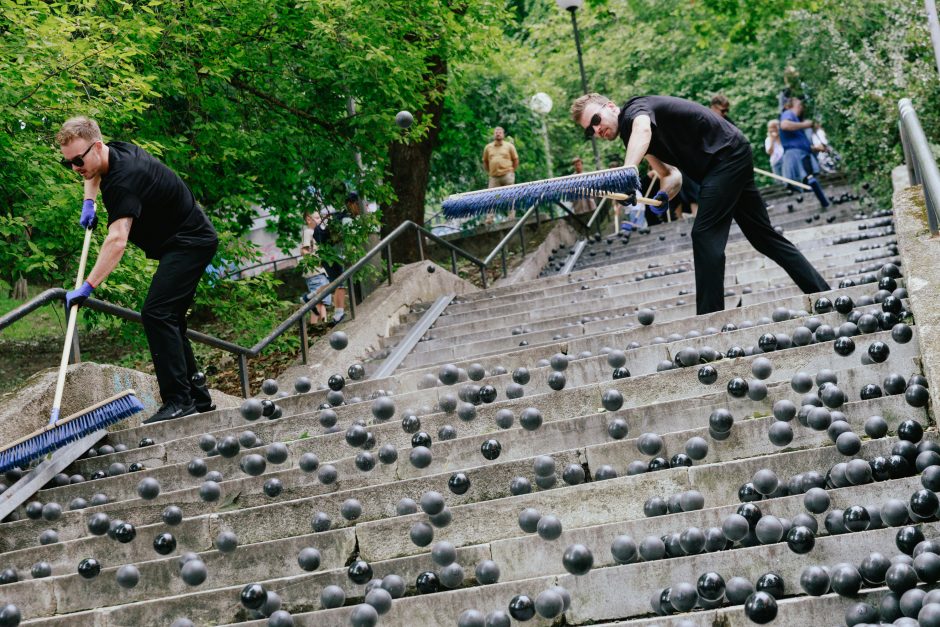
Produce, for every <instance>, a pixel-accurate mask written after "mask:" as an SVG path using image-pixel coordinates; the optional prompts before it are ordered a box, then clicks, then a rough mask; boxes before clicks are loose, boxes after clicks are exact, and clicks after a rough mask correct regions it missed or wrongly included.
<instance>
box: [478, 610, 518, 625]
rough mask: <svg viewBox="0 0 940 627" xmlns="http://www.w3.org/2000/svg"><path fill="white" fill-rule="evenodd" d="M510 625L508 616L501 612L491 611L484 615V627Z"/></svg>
mask: <svg viewBox="0 0 940 627" xmlns="http://www.w3.org/2000/svg"><path fill="white" fill-rule="evenodd" d="M511 624H512V620H511V619H510V618H509V614H507V613H506V612H504V611H502V610H493V611H492V612H490V613H489V614H487V615H486V623H485V625H486V627H510V625H511Z"/></svg>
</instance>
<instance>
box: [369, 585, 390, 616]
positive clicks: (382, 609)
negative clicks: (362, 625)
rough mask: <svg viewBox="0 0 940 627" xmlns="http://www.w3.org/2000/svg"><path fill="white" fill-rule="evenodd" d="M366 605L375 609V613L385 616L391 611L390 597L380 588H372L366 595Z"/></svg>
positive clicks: (386, 591)
mask: <svg viewBox="0 0 940 627" xmlns="http://www.w3.org/2000/svg"><path fill="white" fill-rule="evenodd" d="M366 603H368V604H369V605H371V606H372V607H374V608H375V611H376V612H378V613H379V615H380V616H381V615H382V614H387V613H388V611H389V610H390V609H392V595H391V594H389V592H388V590H384V589H382V588H372V590H370V591H369V592H368V594H366Z"/></svg>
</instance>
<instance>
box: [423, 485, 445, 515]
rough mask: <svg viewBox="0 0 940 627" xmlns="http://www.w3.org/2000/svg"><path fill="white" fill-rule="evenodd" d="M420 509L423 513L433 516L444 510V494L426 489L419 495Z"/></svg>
mask: <svg viewBox="0 0 940 627" xmlns="http://www.w3.org/2000/svg"><path fill="white" fill-rule="evenodd" d="M420 503H421V509H422V510H424V513H425V514H428V515H429V516H434V515H435V514H440V513H441V512H442V511H443V510H444V496H443V495H442V494H441V493H440V492H436V491H434V490H428V491H427V492H425V493H424V494H422V495H421V500H420Z"/></svg>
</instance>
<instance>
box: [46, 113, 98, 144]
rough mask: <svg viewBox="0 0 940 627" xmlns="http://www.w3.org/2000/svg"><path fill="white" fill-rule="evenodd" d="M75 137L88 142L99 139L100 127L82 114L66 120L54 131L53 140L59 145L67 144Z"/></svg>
mask: <svg viewBox="0 0 940 627" xmlns="http://www.w3.org/2000/svg"><path fill="white" fill-rule="evenodd" d="M76 139H85V140H88V141H90V142H99V141H101V129H100V128H99V127H98V123H97V122H95V121H94V120H92V119H91V118H88V117H85V116H84V115H79V116H75V117H74V118H69V119H68V120H66V121H65V122H64V123H63V124H62V128H60V129H59V132H58V133H56V136H55V140H56V141H57V142H59V145H60V146H67V145H69V144H71V143H72V141H74V140H76Z"/></svg>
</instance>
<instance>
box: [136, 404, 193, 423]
mask: <svg viewBox="0 0 940 627" xmlns="http://www.w3.org/2000/svg"><path fill="white" fill-rule="evenodd" d="M195 413H196V405H195V404H194V403H193V402H192V401H186V403H185V404H184V403H180V402H178V401H170V402H169V403H166V404H165V405H164V406H163V407H161V408H160V410H159V411H158V412H157V413H155V414H154V415H153V416H151V417H150V418H147V419H146V420H144V422H143V424H145V425H149V424H153V423H154V422H162V421H164V420H174V419H176V418H182V417H183V416H191V415H192V414H195Z"/></svg>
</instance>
